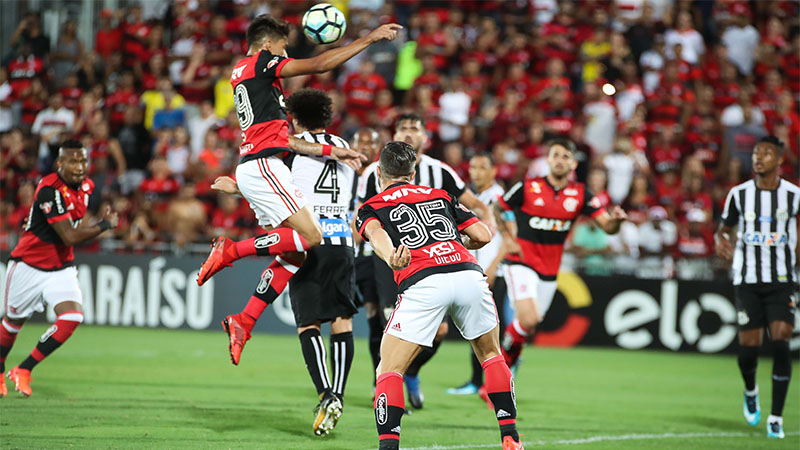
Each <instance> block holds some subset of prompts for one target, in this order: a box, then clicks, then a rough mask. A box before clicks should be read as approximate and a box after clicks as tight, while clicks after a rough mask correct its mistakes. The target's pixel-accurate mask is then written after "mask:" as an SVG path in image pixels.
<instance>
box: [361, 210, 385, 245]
mask: <svg viewBox="0 0 800 450" xmlns="http://www.w3.org/2000/svg"><path fill="white" fill-rule="evenodd" d="M373 220H377V221H378V222H379V223H380V221H381V219H380V218H379V217H378V212H377V211H375V208H373V207H372V205H369V204H365V205H363V206H362V207H361V208H360V209H359V210H358V217H356V229H357V230H358V234H359V235H361V237H362V238H363V239H364V240H365V241H369V239H368V238H367V236H365V235H364V230H365V229H366V228H367V224H368V223H370V222H372V221H373ZM381 226H383V224H382V223H381Z"/></svg>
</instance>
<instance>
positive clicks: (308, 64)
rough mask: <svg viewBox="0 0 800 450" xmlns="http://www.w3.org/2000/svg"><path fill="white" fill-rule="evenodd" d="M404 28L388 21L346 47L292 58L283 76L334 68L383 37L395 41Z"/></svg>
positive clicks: (282, 72) (285, 66)
mask: <svg viewBox="0 0 800 450" xmlns="http://www.w3.org/2000/svg"><path fill="white" fill-rule="evenodd" d="M402 29H403V27H402V26H400V25H398V24H396V23H387V24H385V25H381V26H379V27H378V28H376V29H374V30H372V32H371V33H369V34H368V35H366V36H364V37H360V38H358V39H356V40H355V41H353V42H351V43H350V44H348V45H345V46H344V47H339V48H335V49H333V50H328V51H327V52H324V53H322V54H320V55H318V56H315V57H313V58H308V59H293V60H290V61H289V62H287V63H286V64H285V65H284V66H283V68H282V69H281V78H290V77H296V76H298V75H310V74H313V73H322V72H327V71H329V70H333V69H335V68H337V67H339V66H340V65H342V64H344V63H345V62H346V61H347V60H348V59H350V58H352V57H353V56H356V55H357V54H359V53H361V52H362V51H364V50H365V49H366V48H367V47H369V46H370V44H373V43H375V42H378V41H381V40H383V39H386V40H389V41H393V40H394V39H395V38H396V37H397V32H398V31H400V30H402Z"/></svg>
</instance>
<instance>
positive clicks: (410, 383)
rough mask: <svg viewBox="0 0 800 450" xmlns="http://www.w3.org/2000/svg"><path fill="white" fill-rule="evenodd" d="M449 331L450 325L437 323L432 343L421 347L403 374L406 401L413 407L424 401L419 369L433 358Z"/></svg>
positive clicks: (419, 405) (420, 406)
mask: <svg viewBox="0 0 800 450" xmlns="http://www.w3.org/2000/svg"><path fill="white" fill-rule="evenodd" d="M449 331H450V326H449V325H448V324H447V322H446V321H445V322H442V323H441V324H439V329H438V330H436V336H435V337H434V338H433V345H432V346H430V347H423V348H422V350H421V351H420V352H419V355H417V357H416V358H414V360H413V361H411V365H410V366H408V369H407V370H406V372H405V375H403V381H404V382H405V384H406V389H407V390H408V401H409V403H411V406H413V407H414V409H422V406H423V402H424V401H425V395H423V393H422V388H421V387H420V382H419V371H420V369H422V366H424V365H425V364H426V363H427V362H428V361H430V360H431V358H433V355H435V354H436V351H437V350H439V346H440V345H441V344H442V341H443V340H444V338H445V336H447V333H448V332H449Z"/></svg>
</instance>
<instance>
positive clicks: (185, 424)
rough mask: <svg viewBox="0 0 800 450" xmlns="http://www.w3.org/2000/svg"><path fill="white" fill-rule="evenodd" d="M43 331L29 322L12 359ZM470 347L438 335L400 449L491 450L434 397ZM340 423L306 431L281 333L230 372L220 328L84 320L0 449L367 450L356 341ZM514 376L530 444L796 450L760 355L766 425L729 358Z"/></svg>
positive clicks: (297, 376) (40, 378)
mask: <svg viewBox="0 0 800 450" xmlns="http://www.w3.org/2000/svg"><path fill="white" fill-rule="evenodd" d="M45 328H46V326H44V325H40V324H29V325H26V326H25V327H24V328H23V330H22V334H21V335H20V338H19V339H18V340H17V343H16V345H15V346H14V349H13V351H12V352H11V355H10V356H9V358H8V361H7V366H8V367H11V366H12V365H15V364H17V363H19V362H20V361H21V359H23V358H24V357H25V356H26V355H27V354H28V352H30V350H31V348H32V347H33V345H34V344H35V342H36V340H37V339H38V337H39V336H40V335H41V333H42V332H43V331H44V330H45ZM467 351H468V350H467V344H466V343H462V342H446V343H445V344H444V345H443V346H442V348H441V349H440V350H439V353H438V354H437V355H436V357H435V358H434V359H433V360H432V361H431V362H430V363H429V364H428V365H427V366H426V367H425V368H424V369H423V370H422V372H421V376H422V388H423V391H424V393H425V409H423V410H421V411H416V412H414V414H413V415H411V416H406V417H405V418H404V419H403V433H402V441H401V443H402V446H403V448H406V449H409V448H414V449H418V450H423V449H424V450H433V449H456V448H457V449H464V450H468V449H487V448H499V447H500V446H499V443H498V442H499V433H498V430H497V424H496V421H495V419H494V417H493V414H492V413H491V412H490V411H489V410H488V409H487V408H486V406H485V405H484V404H483V402H481V400H480V399H479V398H478V397H477V396H469V397H456V396H449V395H446V394H445V393H444V390H445V388H447V387H450V386H454V385H458V384H461V383H462V382H463V381H465V380H466V379H467V377H468V359H467ZM356 352H357V354H356V358H355V361H354V363H353V369H352V372H351V374H350V379H349V382H348V385H347V395H346V397H345V409H344V415H343V417H342V419H341V421H340V422H339V425H338V426H337V428H336V429H335V430H334V432H333V433H332V434H331V435H330V436H327V437H316V436H314V435H313V434H312V432H311V424H312V420H313V414H312V409H313V407H314V406H315V405H316V395H315V391H314V388H313V385H312V384H311V381H310V379H309V378H308V374H307V372H306V370H305V367H304V364H303V360H302V357H301V355H300V345H299V342H298V340H297V338H295V337H292V336H272V335H263V334H259V335H256V336H255V337H254V338H253V339H252V340H251V341H250V342H249V343H248V345H247V348H246V349H245V352H244V354H243V357H242V363H241V365H240V366H238V367H234V366H232V365H231V364H230V362H229V359H228V355H227V348H226V337H225V334H224V333H223V332H222V331H219V332H196V331H166V330H150V329H134V328H105V327H97V326H84V327H81V328H79V329H78V331H77V332H76V334H75V335H74V336H73V338H72V339H71V340H70V341H69V342H68V343H67V344H66V345H65V346H64V347H62V348H61V349H59V350H58V351H57V352H56V353H54V354H53V355H52V356H51V357H50V358H48V359H47V360H46V361H45V362H43V363H42V364H41V365H40V366H39V367H38V368H37V369H36V370H35V371H34V373H33V378H34V380H33V383H32V386H33V396H32V397H30V398H27V399H23V398H20V397H19V396H18V394H17V393H16V392H14V391H13V387H12V386H9V388H10V389H11V390H12V392H11V393H10V395H9V397H7V398H5V399H0V448H15V449H16V448H18V449H36V448H81V449H83V448H136V449H140V448H159V449H161V448H170V449H171V448H248V449H252V448H266V449H281V450H283V449H341V450H366V449H370V448H371V449H375V448H377V436H376V431H375V424H374V419H373V412H372V403H371V396H372V374H371V367H370V362H369V355H368V353H367V344H366V341H365V340H358V341H357V342H356ZM524 358H525V362H524V365H523V366H522V369H521V370H520V373H519V376H518V379H517V383H516V386H517V404H518V407H519V430H520V432H521V433H523V434H524V437H523V440H524V441H525V442H526V443H527V444H526V448H529V449H530V448H575V449H581V448H585V449H642V448H668V449H700V448H702V449H711V448H725V449H756V448H770V449H798V448H800V395H798V393H799V392H800V391H798V381H800V380H798V374H800V369H799V368H798V364H797V363H795V364H794V367H793V369H794V374H795V380H793V383H792V384H791V388H790V391H789V399H788V401H787V407H786V411H785V413H784V428H785V430H786V432H787V434H788V436H787V438H786V439H785V440H784V441H779V442H778V441H768V440H767V439H766V438H765V437H764V436H765V421H766V416H767V415H768V414H769V408H770V392H771V382H770V375H771V366H772V363H771V361H770V360H767V359H762V360H761V361H760V367H759V377H758V381H759V385H760V387H761V407H762V413H763V419H762V423H761V424H760V425H759V426H758V427H755V428H751V427H749V426H748V425H747V424H746V423H745V422H744V419H743V418H742V413H741V402H742V399H741V391H742V385H741V381H740V379H739V374H738V370H737V366H736V359H735V357H733V356H706V355H697V354H691V355H689V354H673V353H666V352H631V351H623V350H611V349H609V350H605V349H567V350H564V349H544V348H531V349H528V351H527V352H526V353H525V355H524Z"/></svg>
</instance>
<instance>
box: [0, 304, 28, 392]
mask: <svg viewBox="0 0 800 450" xmlns="http://www.w3.org/2000/svg"><path fill="white" fill-rule="evenodd" d="M23 324H25V319H11V318H9V317H3V321H2V324H0V398H2V397H5V396H6V395H8V387H7V386H6V379H5V376H4V374H5V373H6V357H7V356H8V353H9V352H11V347H13V346H14V341H16V340H17V336H18V335H19V332H20V330H21V329H22V325H23Z"/></svg>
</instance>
